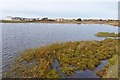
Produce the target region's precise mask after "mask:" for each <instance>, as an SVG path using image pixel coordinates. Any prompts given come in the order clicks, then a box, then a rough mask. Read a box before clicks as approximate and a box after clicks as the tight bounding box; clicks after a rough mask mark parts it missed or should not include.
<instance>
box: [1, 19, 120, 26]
mask: <svg viewBox="0 0 120 80" xmlns="http://www.w3.org/2000/svg"><path fill="white" fill-rule="evenodd" d="M0 23H59V24H106V25H112V26H118V27H119V26H120V21H119V20H111V21H108V20H103V21H99V20H90V21H87V20H83V21H42V20H40V21H11V20H1V21H0Z"/></svg>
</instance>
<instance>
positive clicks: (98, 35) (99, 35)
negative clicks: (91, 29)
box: [95, 32, 120, 37]
mask: <svg viewBox="0 0 120 80" xmlns="http://www.w3.org/2000/svg"><path fill="white" fill-rule="evenodd" d="M95 35H96V36H97V37H120V33H118V34H116V33H109V32H98V33H97V34H95Z"/></svg>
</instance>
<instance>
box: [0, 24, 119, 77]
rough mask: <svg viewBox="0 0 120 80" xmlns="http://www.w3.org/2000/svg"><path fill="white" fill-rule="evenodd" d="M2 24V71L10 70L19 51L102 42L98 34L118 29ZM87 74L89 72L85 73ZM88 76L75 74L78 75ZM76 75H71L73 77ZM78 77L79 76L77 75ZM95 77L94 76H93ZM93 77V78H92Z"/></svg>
mask: <svg viewBox="0 0 120 80" xmlns="http://www.w3.org/2000/svg"><path fill="white" fill-rule="evenodd" d="M1 24H2V70H3V71H6V70H8V69H9V68H10V65H11V62H12V61H13V59H14V57H15V55H16V54H17V53H18V52H19V51H23V50H25V49H29V48H35V47H40V46H46V45H48V44H52V43H57V42H67V41H81V40H103V39H104V38H102V37H96V36H95V34H96V33H98V32H115V33H117V32H118V27H113V26H110V25H98V24H49V23H47V24H46V23H1ZM86 72H88V73H89V74H91V73H92V72H90V71H89V70H88V71H86ZM78 73H80V74H81V75H82V74H83V75H88V74H86V73H82V72H76V73H75V74H76V75H78ZM76 75H73V77H75V76H76ZM78 76H79V75H78ZM94 76H95V75H94ZM94 76H93V77H94Z"/></svg>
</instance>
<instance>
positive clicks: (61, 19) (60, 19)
mask: <svg viewBox="0 0 120 80" xmlns="http://www.w3.org/2000/svg"><path fill="white" fill-rule="evenodd" d="M56 21H64V19H63V18H59V19H56Z"/></svg>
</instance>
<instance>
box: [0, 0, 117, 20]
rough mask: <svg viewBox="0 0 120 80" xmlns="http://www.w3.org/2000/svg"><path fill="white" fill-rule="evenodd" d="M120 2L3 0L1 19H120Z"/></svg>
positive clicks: (107, 0) (105, 0)
mask: <svg viewBox="0 0 120 80" xmlns="http://www.w3.org/2000/svg"><path fill="white" fill-rule="evenodd" d="M118 1H119V0H1V3H0V5H1V13H0V15H1V16H0V18H5V17H6V16H20V17H50V18H62V17H63V18H78V17H81V18H105V19H107V18H112V19H117V18H118Z"/></svg>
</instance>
